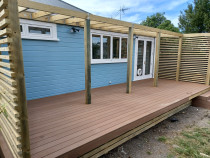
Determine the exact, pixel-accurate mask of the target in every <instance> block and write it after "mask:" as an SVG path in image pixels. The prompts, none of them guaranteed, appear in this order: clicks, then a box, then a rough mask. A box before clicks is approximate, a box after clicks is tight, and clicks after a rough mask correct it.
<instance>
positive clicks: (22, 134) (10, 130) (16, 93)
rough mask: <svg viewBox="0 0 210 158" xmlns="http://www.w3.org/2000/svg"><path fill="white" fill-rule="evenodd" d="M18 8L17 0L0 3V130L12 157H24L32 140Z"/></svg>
mask: <svg viewBox="0 0 210 158" xmlns="http://www.w3.org/2000/svg"><path fill="white" fill-rule="evenodd" d="M17 9H18V8H17V1H16V0H1V1H0V29H1V30H0V44H1V45H0V106H1V108H5V112H3V113H1V114H0V127H1V133H2V135H3V136H4V138H5V141H6V142H7V144H8V146H9V148H10V151H11V152H12V154H13V156H14V157H23V156H24V155H27V154H26V153H27V152H28V150H29V146H28V149H26V148H27V147H26V143H27V142H28V141H29V138H28V125H27V114H26V111H27V107H26V98H25V95H24V94H25V81H24V75H23V61H22V60H21V59H22V49H21V47H22V46H21V45H22V44H21V38H20V25H19V18H18V11H17ZM24 110H25V111H24ZM25 114H26V115H25ZM25 121H26V122H25ZM26 138H27V139H28V140H26ZM24 157H25V156H24ZM26 157H27V156H26Z"/></svg>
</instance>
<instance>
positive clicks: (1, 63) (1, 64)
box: [0, 56, 14, 69]
mask: <svg viewBox="0 0 210 158" xmlns="http://www.w3.org/2000/svg"><path fill="white" fill-rule="evenodd" d="M4 58H6V59H7V60H10V57H9V56H0V59H4ZM0 66H2V67H6V68H9V69H10V68H13V67H14V65H13V64H12V63H5V62H1V61H0Z"/></svg>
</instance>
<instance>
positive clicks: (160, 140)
mask: <svg viewBox="0 0 210 158" xmlns="http://www.w3.org/2000/svg"><path fill="white" fill-rule="evenodd" d="M158 141H159V142H164V143H165V142H166V141H167V138H166V137H164V136H160V137H159V138H158Z"/></svg>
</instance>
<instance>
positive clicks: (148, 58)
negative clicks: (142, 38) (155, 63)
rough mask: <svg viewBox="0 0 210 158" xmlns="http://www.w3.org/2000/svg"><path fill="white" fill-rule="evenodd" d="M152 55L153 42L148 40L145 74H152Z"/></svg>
mask: <svg viewBox="0 0 210 158" xmlns="http://www.w3.org/2000/svg"><path fill="white" fill-rule="evenodd" d="M151 55H152V42H151V41H147V49H146V63H145V75H149V74H150V64H151Z"/></svg>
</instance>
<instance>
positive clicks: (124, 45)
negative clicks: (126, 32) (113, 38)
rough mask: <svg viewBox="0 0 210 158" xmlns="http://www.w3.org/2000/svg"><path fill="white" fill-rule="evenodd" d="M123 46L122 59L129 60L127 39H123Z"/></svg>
mask: <svg viewBox="0 0 210 158" xmlns="http://www.w3.org/2000/svg"><path fill="white" fill-rule="evenodd" d="M121 43H122V45H121V58H123V59H124V58H125V59H126V58H127V54H128V40H127V38H122V42H121Z"/></svg>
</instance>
